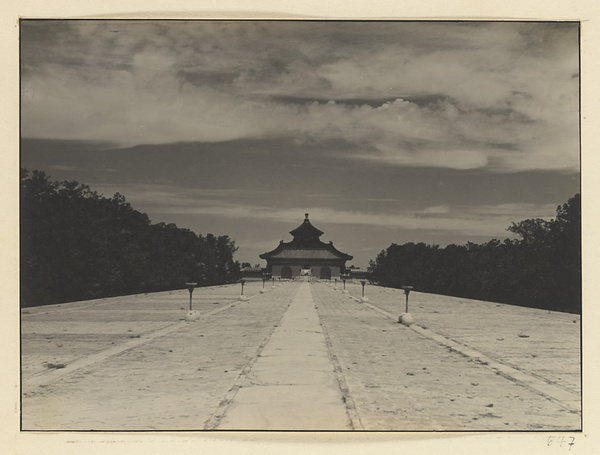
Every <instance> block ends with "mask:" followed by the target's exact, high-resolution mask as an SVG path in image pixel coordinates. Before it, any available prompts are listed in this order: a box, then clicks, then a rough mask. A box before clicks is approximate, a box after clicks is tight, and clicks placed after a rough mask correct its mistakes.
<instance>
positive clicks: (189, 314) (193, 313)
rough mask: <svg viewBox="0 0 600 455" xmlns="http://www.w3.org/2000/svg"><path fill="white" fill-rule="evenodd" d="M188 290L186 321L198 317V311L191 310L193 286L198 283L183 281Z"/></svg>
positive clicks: (194, 319) (195, 319)
mask: <svg viewBox="0 0 600 455" xmlns="http://www.w3.org/2000/svg"><path fill="white" fill-rule="evenodd" d="M185 285H186V286H187V289H188V291H190V311H188V312H187V314H186V315H185V320H186V321H187V322H194V321H197V320H198V318H199V317H200V312H199V311H192V292H194V288H195V287H196V286H197V285H198V283H185Z"/></svg>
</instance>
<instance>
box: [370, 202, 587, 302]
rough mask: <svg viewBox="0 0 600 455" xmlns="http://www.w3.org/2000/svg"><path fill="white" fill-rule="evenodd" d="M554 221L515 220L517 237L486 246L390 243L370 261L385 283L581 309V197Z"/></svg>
mask: <svg viewBox="0 0 600 455" xmlns="http://www.w3.org/2000/svg"><path fill="white" fill-rule="evenodd" d="M556 212H557V213H556V218H555V219H552V220H550V221H547V220H543V219H539V218H536V219H528V220H524V221H521V222H519V223H512V225H511V226H510V227H508V229H507V230H508V231H510V232H512V233H514V234H517V235H518V238H517V239H505V240H503V241H500V240H498V239H494V240H491V241H489V242H487V243H483V244H475V243H471V242H468V243H467V244H466V245H454V244H452V245H448V246H446V247H445V248H440V247H439V246H438V245H427V244H424V243H417V244H415V243H406V244H403V245H397V244H394V243H392V244H391V245H390V246H389V247H388V248H387V249H386V250H382V251H381V252H380V253H379V254H378V255H377V257H376V259H375V260H371V261H370V264H369V273H370V277H371V281H372V282H373V283H375V284H379V285H382V286H390V287H395V288H400V287H401V286H409V285H412V286H414V288H415V290H417V291H422V292H429V293H436V294H444V295H450V296H456V297H465V298H472V299H478V300H489V301H494V302H501V303H508V304H513V305H520V306H526V307H533V308H544V309H548V310H555V311H564V312H569V313H581V197H580V195H579V194H576V195H575V196H573V197H572V198H570V199H569V200H568V201H567V202H566V203H565V204H563V205H559V206H558V208H557V211H556Z"/></svg>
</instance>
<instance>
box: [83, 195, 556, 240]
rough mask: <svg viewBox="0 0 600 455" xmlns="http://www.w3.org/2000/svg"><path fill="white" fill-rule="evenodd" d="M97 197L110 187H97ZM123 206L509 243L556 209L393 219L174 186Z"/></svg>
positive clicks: (429, 211) (446, 209) (494, 208)
mask: <svg viewBox="0 0 600 455" xmlns="http://www.w3.org/2000/svg"><path fill="white" fill-rule="evenodd" d="M94 188H98V189H99V190H100V191H106V190H110V189H109V187H106V186H102V185H96V186H94ZM125 191H126V193H125V194H126V196H127V200H128V201H129V202H131V203H133V205H134V206H137V205H138V204H145V205H151V206H152V209H153V212H154V213H159V214H167V215H170V216H174V215H188V216H189V215H193V216H200V217H218V218H224V219H239V220H256V221H261V222H276V223H282V224H285V225H286V226H294V225H295V224H297V223H298V222H299V220H300V221H301V219H302V215H303V214H304V213H305V212H308V213H309V214H310V218H311V219H312V220H318V222H317V224H323V223H325V224H331V225H353V226H377V227H378V228H386V229H400V230H435V231H446V232H459V233H461V234H462V235H474V236H478V237H479V236H489V237H498V236H502V237H508V236H509V235H508V233H507V232H506V228H507V227H508V226H510V224H511V223H512V222H519V221H522V220H524V219H528V218H544V219H550V218H553V217H554V216H555V213H556V206H555V205H552V204H545V205H536V204H526V203H507V204H497V205H471V206H430V207H425V208H422V209H419V210H412V211H409V210H406V211H396V212H392V213H380V212H370V211H368V210H355V211H353V210H338V209H335V208H332V207H325V206H312V207H294V206H291V207H287V208H274V207H272V206H271V207H270V206H265V205H256V204H251V203H243V202H242V200H243V198H240V197H241V196H243V195H242V193H243V192H241V191H238V190H208V191H207V190H190V189H184V188H178V187H173V186H148V185H129V186H128V187H126V188H125Z"/></svg>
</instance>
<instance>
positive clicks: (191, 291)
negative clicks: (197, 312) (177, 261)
mask: <svg viewBox="0 0 600 455" xmlns="http://www.w3.org/2000/svg"><path fill="white" fill-rule="evenodd" d="M185 285H186V286H187V288H188V291H190V311H192V293H193V292H194V288H195V287H196V286H197V285H198V283H185Z"/></svg>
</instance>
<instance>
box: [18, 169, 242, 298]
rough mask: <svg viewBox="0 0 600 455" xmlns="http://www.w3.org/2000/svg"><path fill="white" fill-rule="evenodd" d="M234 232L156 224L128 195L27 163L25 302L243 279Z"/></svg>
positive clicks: (23, 219) (23, 229)
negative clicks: (60, 178)
mask: <svg viewBox="0 0 600 455" xmlns="http://www.w3.org/2000/svg"><path fill="white" fill-rule="evenodd" d="M236 250H237V247H236V246H235V242H233V241H232V240H230V239H229V237H228V236H226V235H225V236H214V235H212V234H207V235H206V236H205V237H204V236H202V235H196V234H195V233H193V232H192V231H190V230H188V229H181V228H178V227H177V226H175V225H174V224H165V223H158V224H152V223H151V222H150V219H149V218H148V216H147V215H146V214H145V213H140V212H138V211H136V210H134V209H133V208H132V207H131V205H130V204H128V203H127V202H126V201H125V198H124V197H123V196H122V195H120V194H118V193H117V194H115V195H114V196H113V197H112V198H105V197H103V196H101V195H99V194H98V193H96V192H95V191H92V190H91V189H90V188H89V187H88V186H86V185H80V184H78V183H77V182H51V181H50V179H49V178H48V176H46V174H44V173H43V172H40V171H33V172H32V174H31V176H29V173H28V171H26V170H25V169H22V170H21V305H22V306H35V305H45V304H52V303H60V302H70V301H75V300H86V299H94V298H101V297H109V296H115V295H125V294H136V293H143V292H154V291H162V290H169V289H178V288H183V287H185V283H186V282H190V281H192V282H197V283H198V285H213V284H222V283H229V282H233V281H236V280H237V279H238V278H239V273H240V267H239V263H237V262H234V260H233V254H234V253H235V251H236Z"/></svg>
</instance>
